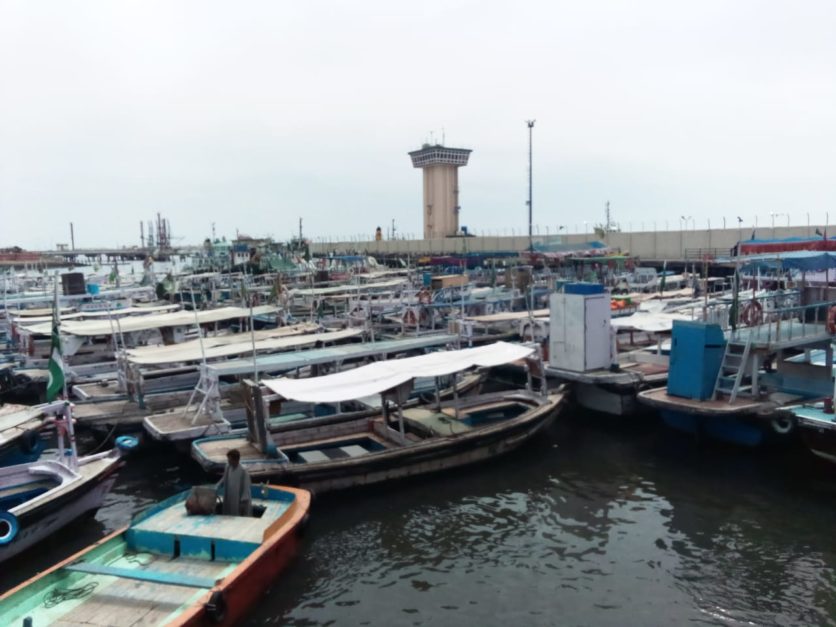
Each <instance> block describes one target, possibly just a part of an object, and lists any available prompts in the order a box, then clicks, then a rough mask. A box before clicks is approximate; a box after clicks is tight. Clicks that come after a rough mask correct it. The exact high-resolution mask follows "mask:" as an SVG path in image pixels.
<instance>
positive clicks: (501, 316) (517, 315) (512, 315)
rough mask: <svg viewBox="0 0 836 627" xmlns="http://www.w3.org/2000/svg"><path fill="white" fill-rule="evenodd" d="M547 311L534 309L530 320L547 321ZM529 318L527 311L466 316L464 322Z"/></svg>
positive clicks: (506, 320) (507, 320)
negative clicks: (543, 319) (541, 319)
mask: <svg viewBox="0 0 836 627" xmlns="http://www.w3.org/2000/svg"><path fill="white" fill-rule="evenodd" d="M454 304H455V303H454ZM548 316H549V310H548V309H535V310H534V311H532V312H531V317H532V318H546V319H548ZM528 317H529V312H527V311H503V312H500V313H495V314H485V315H483V316H466V317H465V320H471V321H473V322H487V323H490V322H509V321H510V322H512V321H514V320H523V319H525V318H528Z"/></svg>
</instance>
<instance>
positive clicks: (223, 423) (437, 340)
mask: <svg viewBox="0 0 836 627" xmlns="http://www.w3.org/2000/svg"><path fill="white" fill-rule="evenodd" d="M456 341H457V338H456V336H453V335H427V336H423V337H421V338H405V339H400V340H384V341H380V342H364V343H361V344H341V345H334V346H328V347H322V348H315V349H309V350H305V351H296V352H287V353H284V354H281V355H269V356H264V357H263V358H260V357H257V359H256V362H255V363H254V362H253V361H252V360H242V361H243V364H244V368H245V370H244V371H243V372H241V371H240V370H238V368H239V367H240V364H238V363H237V362H236V361H227V362H220V363H216V364H210V365H208V366H207V367H206V368H205V369H204V372H205V376H204V377H203V385H202V387H201V390H200V391H201V392H204V391H205V396H204V397H203V398H202V399H195V400H200V401H201V402H199V403H198V402H195V403H190V404H189V406H187V407H185V408H183V409H179V410H170V411H167V412H160V413H156V414H153V415H150V416H146V417H145V419H144V421H143V426H144V427H145V431H146V432H147V433H148V434H149V435H150V436H151V437H152V438H153V439H154V440H158V441H160V442H169V443H173V444H176V445H183V444H185V445H186V446H188V445H190V444H191V442H192V440H195V439H198V438H204V437H208V436H212V435H221V434H226V433H231V432H232V431H234V430H236V429H240V428H242V427H245V426H246V416H245V415H243V414H240V417H239V414H234V413H232V412H230V411H229V410H228V409H226V408H224V407H223V406H222V405H221V404H220V403H219V398H218V397H217V395H216V394H215V389H216V388H217V387H218V386H219V385H220V384H219V381H220V378H221V377H225V378H228V377H230V376H240V375H241V374H250V375H251V374H252V373H253V370H258V371H259V372H262V373H265V374H268V373H273V374H276V373H288V372H293V373H295V375H296V376H299V375H300V374H301V373H302V372H305V371H307V373H309V374H317V373H319V372H320V371H322V370H324V371H326V372H327V371H329V370H330V371H332V372H336V371H340V370H344V369H345V368H346V366H348V367H354V366H356V365H357V364H358V363H360V364H362V363H365V362H366V361H368V360H379V359H385V358H387V357H390V356H395V355H404V354H410V353H415V352H417V351H423V350H426V349H428V348H431V347H438V346H444V345H448V344H452V343H454V342H456ZM483 381H484V376H483V375H482V374H479V375H476V374H474V375H470V376H467V377H464V378H462V379H460V380H459V381H458V382H457V384H456V393H458V394H460V395H467V394H469V393H470V392H472V391H478V389H479V387H480V386H481V384H482V383H483ZM425 383H426V382H425ZM415 388H416V389H415V390H414V392H415V394H414V395H413V400H414V403H413V404H415V403H417V402H418V397H419V396H420V395H421V394H426V393H431V392H432V391H433V388H432V386H428V385H423V386H421V385H416V386H415ZM445 388H447V386H445ZM452 394H453V388H452V387H449V388H447V389H445V390H442V398H447V397H449V396H452ZM379 407H380V404H379V398H378V399H362V400H360V401H357V402H354V403H353V407H346V406H339V404H337V405H333V404H328V405H322V404H320V405H315V406H314V407H311V405H310V404H309V403H305V404H302V405H301V406H300V404H296V405H295V406H289V405H288V404H287V403H285V404H284V405H283V408H282V409H283V412H282V415H281V416H278V417H276V418H275V419H274V420H272V421H271V422H279V423H284V422H287V421H289V420H295V419H302V418H307V417H312V416H311V414H313V415H315V416H320V415H332V414H335V413H342V412H344V411H350V410H352V409H353V410H354V411H364V412H373V411H376V410H378V409H379Z"/></svg>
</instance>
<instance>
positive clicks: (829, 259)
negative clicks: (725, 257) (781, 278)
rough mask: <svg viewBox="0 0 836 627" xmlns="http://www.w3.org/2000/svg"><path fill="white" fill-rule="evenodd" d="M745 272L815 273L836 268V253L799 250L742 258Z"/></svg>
mask: <svg viewBox="0 0 836 627" xmlns="http://www.w3.org/2000/svg"><path fill="white" fill-rule="evenodd" d="M740 262H741V264H743V268H744V270H750V269H751V270H754V269H758V268H760V269H765V270H779V269H782V270H801V271H803V272H815V271H817V270H827V269H829V268H836V252H829V251H818V250H798V251H793V252H784V253H780V254H776V253H767V254H763V255H748V256H746V257H741V258H740Z"/></svg>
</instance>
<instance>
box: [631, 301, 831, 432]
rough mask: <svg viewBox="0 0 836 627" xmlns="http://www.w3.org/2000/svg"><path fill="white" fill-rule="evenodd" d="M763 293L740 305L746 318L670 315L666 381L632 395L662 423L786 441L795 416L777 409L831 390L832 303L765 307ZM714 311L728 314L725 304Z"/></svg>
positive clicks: (705, 430) (685, 430) (698, 430)
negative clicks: (729, 323)
mask: <svg viewBox="0 0 836 627" xmlns="http://www.w3.org/2000/svg"><path fill="white" fill-rule="evenodd" d="M768 298H771V297H770V296H769V295H767V296H757V297H755V296H753V297H752V300H750V301H748V302H747V303H746V304H745V305H744V307H743V309H744V311H747V309H746V308H747V307H748V308H750V309H748V311H749V314H748V315H744V316H743V317H744V318H748V322H749V324H748V325H747V326H739V327H737V328H733V329H729V330H727V331H724V329H723V328H722V327H721V326H720V324H715V323H705V322H680V321H677V322H675V323H674V326H673V333H672V345H671V356H670V370H669V376H668V385H667V387H666V388H660V389H655V390H647V391H644V392H641V393H640V394H639V396H638V398H639V400H640V401H641V402H643V403H645V404H647V405H650V406H652V407H656V408H658V409H659V410H660V414H661V416H662V419H663V420H664V422H665V423H666V424H667V425H668V426H670V427H672V428H674V429H677V430H679V431H684V432H686V433H690V434H693V435H696V436H708V437H710V438H713V439H717V440H722V441H725V442H730V443H733V444H738V445H742V446H746V447H755V446H760V445H762V444H764V443H767V442H770V441H773V442H774V441H786V440H787V439H788V438H789V436H790V435H791V434H794V432H795V426H796V420H795V418H794V417H793V416H792V415H791V414H788V413H787V412H785V411H783V409H784V408H786V407H787V406H791V405H798V404H800V403H803V402H805V401H809V400H813V399H820V398H822V397H823V396H825V395H827V394H829V393H830V392H831V388H832V382H831V371H832V363H833V349H832V345H831V342H832V339H833V333H832V331H833V329H832V328H830V327H831V325H829V324H828V322H827V317H828V314H827V312H828V311H830V308H831V307H833V306H834V305H836V303H833V302H823V303H813V304H808V305H793V306H789V307H771V308H769V307H768V305H767V303H765V302H764V300H765V299H768ZM721 306H722V305H721ZM731 307H733V305H731V306H729V308H731ZM765 310H766V311H767V312H768V313H764V311H765ZM752 312H755V313H752ZM717 313H718V312H715V314H717ZM719 313H720V314H725V319H728V313H729V312H728V311H726V312H719ZM715 319H717V320H722V319H724V318H723V315H715ZM822 354H823V355H824V359H821V355H822Z"/></svg>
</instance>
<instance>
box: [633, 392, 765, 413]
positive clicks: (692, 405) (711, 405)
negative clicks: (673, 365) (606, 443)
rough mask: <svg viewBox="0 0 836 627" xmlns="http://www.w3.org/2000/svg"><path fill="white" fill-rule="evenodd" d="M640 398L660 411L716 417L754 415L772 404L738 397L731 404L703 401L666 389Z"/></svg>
mask: <svg viewBox="0 0 836 627" xmlns="http://www.w3.org/2000/svg"><path fill="white" fill-rule="evenodd" d="M638 398H639V400H640V401H641V402H642V403H645V404H646V405H652V406H653V407H658V408H659V409H674V410H677V411H681V412H685V413H698V414H714V415H732V414H741V413H753V412H757V411H758V410H759V409H761V408H762V407H765V406H767V405H771V404H772V403H769V402H766V401H760V400H757V399H753V398H747V397H738V398H737V399H736V400H735V401H734V402H733V403H730V402H729V400H728V399H727V398H718V399H716V400H710V399H706V400H702V401H701V400H697V399H692V398H683V397H681V396H672V395H670V394H668V392H667V389H666V388H657V389H653V390H646V391H644V392H640V393H639V395H638Z"/></svg>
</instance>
